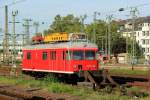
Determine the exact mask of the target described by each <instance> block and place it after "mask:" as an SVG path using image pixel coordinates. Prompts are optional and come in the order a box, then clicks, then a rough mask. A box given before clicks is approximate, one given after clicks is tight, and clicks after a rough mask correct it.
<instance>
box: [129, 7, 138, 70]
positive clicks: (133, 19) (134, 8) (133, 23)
mask: <svg viewBox="0 0 150 100" xmlns="http://www.w3.org/2000/svg"><path fill="white" fill-rule="evenodd" d="M137 12H138V10H137V8H136V7H132V8H131V11H130V14H131V16H132V40H133V42H132V63H131V64H132V70H133V69H134V68H133V67H134V64H135V41H136V40H135V32H134V29H135V18H136V13H137Z"/></svg>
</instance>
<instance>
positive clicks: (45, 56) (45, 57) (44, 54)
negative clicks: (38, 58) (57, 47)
mask: <svg viewBox="0 0 150 100" xmlns="http://www.w3.org/2000/svg"><path fill="white" fill-rule="evenodd" d="M42 59H43V60H47V52H43V56H42Z"/></svg>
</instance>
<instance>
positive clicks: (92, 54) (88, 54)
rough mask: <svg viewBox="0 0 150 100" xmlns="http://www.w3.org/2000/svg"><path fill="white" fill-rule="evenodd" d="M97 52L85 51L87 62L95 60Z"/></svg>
mask: <svg viewBox="0 0 150 100" xmlns="http://www.w3.org/2000/svg"><path fill="white" fill-rule="evenodd" d="M95 58H96V57H95V51H85V59H86V60H95Z"/></svg>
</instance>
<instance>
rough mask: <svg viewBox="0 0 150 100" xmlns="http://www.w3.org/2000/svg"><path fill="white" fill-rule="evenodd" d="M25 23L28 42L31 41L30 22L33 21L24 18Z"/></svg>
mask: <svg viewBox="0 0 150 100" xmlns="http://www.w3.org/2000/svg"><path fill="white" fill-rule="evenodd" d="M24 21H25V23H24V24H23V26H24V27H25V34H26V44H29V43H30V26H31V25H30V24H29V22H30V21H32V20H31V19H24Z"/></svg>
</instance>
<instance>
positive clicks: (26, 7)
mask: <svg viewBox="0 0 150 100" xmlns="http://www.w3.org/2000/svg"><path fill="white" fill-rule="evenodd" d="M16 1H18V0H0V28H4V15H5V14H4V7H3V6H4V5H8V4H10V3H12V2H16ZM145 3H148V4H149V5H145V6H141V7H138V10H139V14H138V16H139V17H141V16H149V15H150V11H149V9H150V0H22V2H20V3H17V4H14V5H9V6H8V10H9V21H11V20H12V17H11V12H12V11H14V10H18V15H17V17H16V20H17V21H19V22H20V23H19V24H17V25H16V31H17V32H16V33H21V32H23V31H24V29H23V27H22V23H23V19H24V18H30V19H32V22H35V21H38V22H39V23H40V27H39V31H40V32H42V31H43V30H45V29H48V27H49V25H50V24H51V23H52V22H53V21H54V17H55V16H56V15H57V14H60V15H61V16H65V15H67V14H73V15H75V16H78V17H79V16H81V15H84V14H87V16H88V17H87V18H86V20H85V23H90V22H92V20H93V13H94V12H95V11H96V12H100V13H101V14H100V16H97V19H103V20H105V18H106V15H110V14H113V18H114V19H115V20H118V19H127V18H130V16H129V14H130V11H129V10H126V11H124V12H118V11H117V10H118V9H119V8H127V7H134V6H136V5H141V4H145ZM112 11H115V12H113V13H112ZM42 22H44V24H42ZM11 27H12V25H11V24H9V32H11V30H12V29H11ZM34 31H35V29H34V27H33V26H32V27H31V29H30V32H31V33H34Z"/></svg>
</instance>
